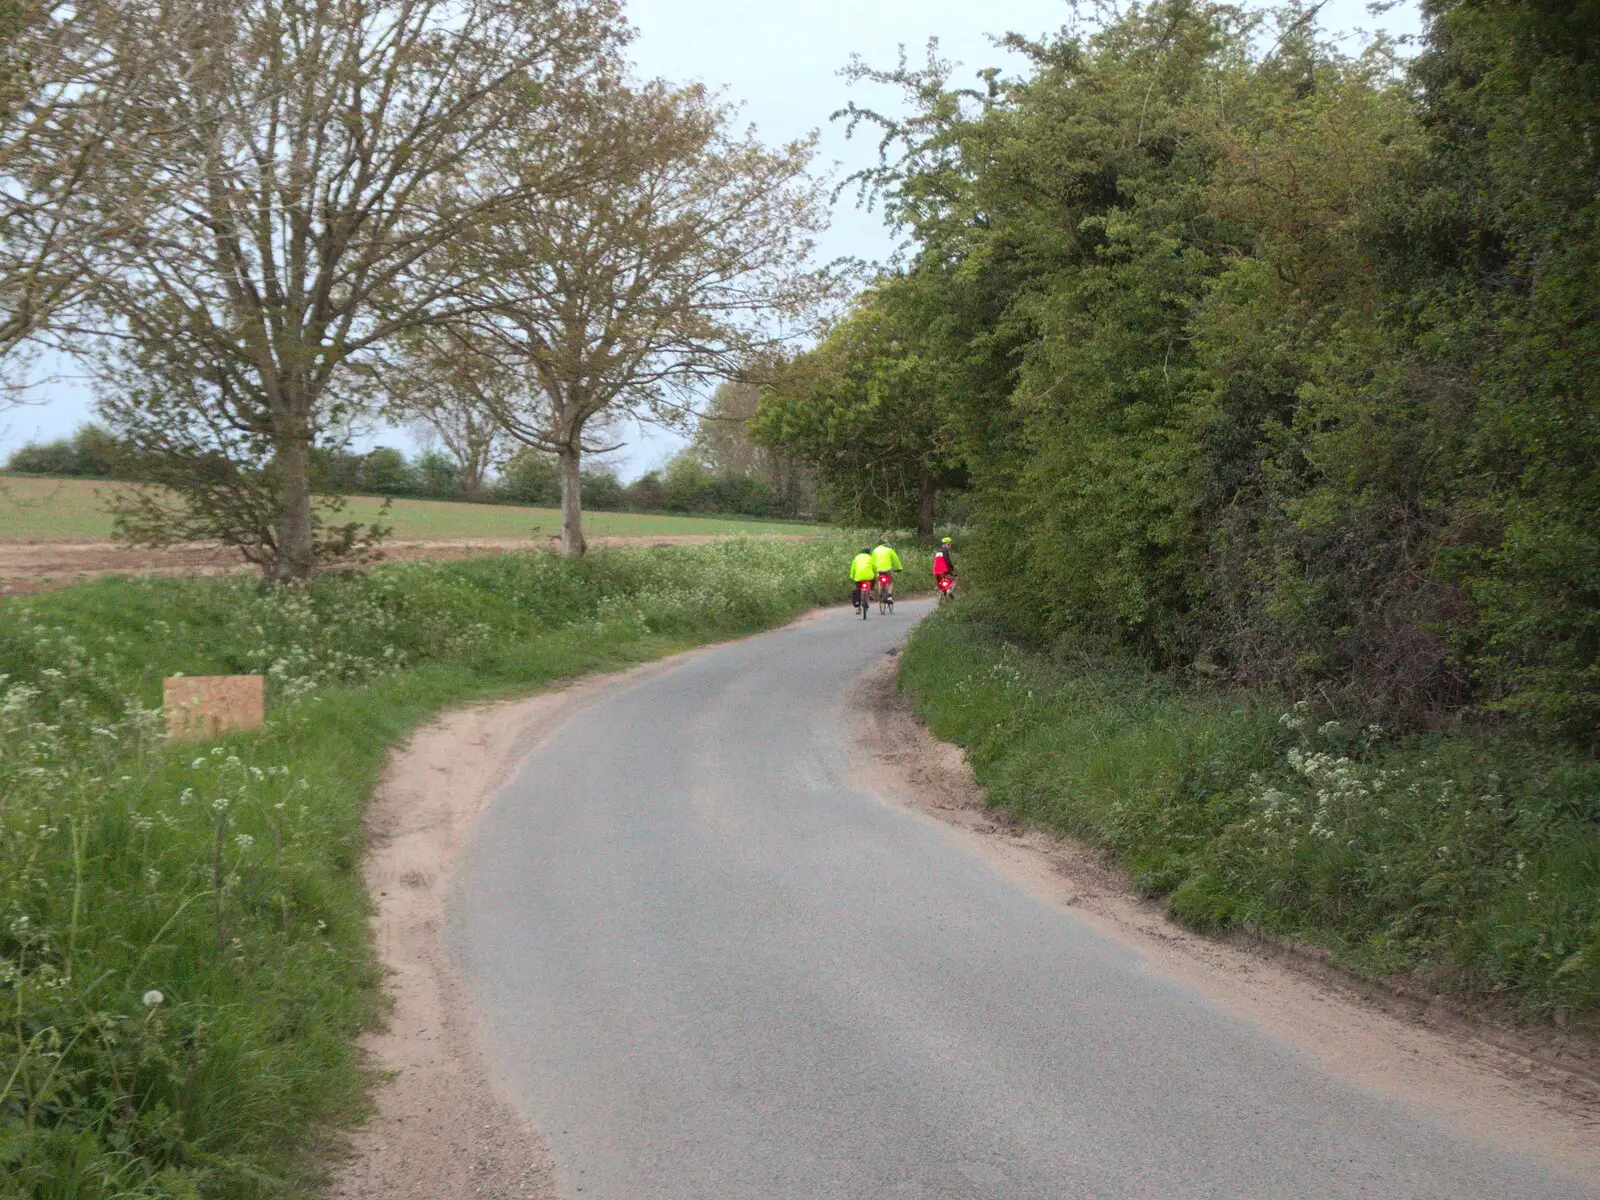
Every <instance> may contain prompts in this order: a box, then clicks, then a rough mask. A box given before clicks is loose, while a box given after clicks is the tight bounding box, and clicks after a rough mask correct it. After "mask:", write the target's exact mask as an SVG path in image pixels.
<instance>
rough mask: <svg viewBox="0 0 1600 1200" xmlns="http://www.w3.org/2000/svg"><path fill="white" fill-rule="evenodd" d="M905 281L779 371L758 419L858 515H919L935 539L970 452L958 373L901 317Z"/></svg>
mask: <svg viewBox="0 0 1600 1200" xmlns="http://www.w3.org/2000/svg"><path fill="white" fill-rule="evenodd" d="M904 292H905V288H904V286H903V283H901V282H899V281H896V280H893V279H890V280H885V281H884V282H883V283H881V284H880V285H879V287H878V288H877V289H875V290H874V291H872V292H870V293H868V294H867V295H866V296H865V297H863V298H862V299H861V300H860V301H858V303H857V305H856V308H855V311H854V312H853V313H851V315H850V316H849V317H847V318H846V319H845V320H843V321H841V322H840V323H839V324H838V325H837V326H836V327H835V328H834V329H833V330H832V331H831V332H830V333H829V334H828V336H827V337H826V338H825V339H824V340H823V341H822V343H821V344H820V345H818V346H817V347H816V348H815V349H814V350H811V351H809V352H807V353H805V354H802V355H800V356H799V357H798V358H796V359H795V360H794V361H793V362H791V363H789V364H787V365H786V366H784V367H782V368H780V369H779V370H777V371H776V372H774V374H773V377H772V382H771V384H770V386H768V387H767V389H766V390H765V392H764V394H763V396H762V400H761V407H760V409H759V411H758V413H757V414H756V417H755V420H754V421H753V422H752V429H753V432H754V434H755V436H756V438H757V439H758V440H761V441H763V442H765V443H767V444H769V445H774V446H781V447H784V448H785V449H787V450H789V451H790V452H792V453H793V454H795V455H797V456H798V457H799V458H800V459H801V460H802V461H804V462H805V463H806V464H808V465H809V466H810V467H811V468H812V469H813V470H815V471H816V473H817V477H818V480H819V482H820V483H821V484H822V485H823V486H825V487H826V488H827V489H828V490H829V492H830V493H831V494H832V496H833V498H834V499H835V501H836V502H837V503H838V504H839V506H840V508H841V509H842V511H844V512H846V513H848V514H849V515H850V517H851V518H852V519H854V520H856V521H859V522H863V523H874V524H886V525H913V526H915V528H916V530H917V537H918V539H919V540H920V541H922V542H923V543H924V544H930V543H931V542H932V540H933V525H934V503H935V500H936V498H937V496H938V493H939V490H940V488H942V487H947V486H959V485H960V484H961V482H962V480H963V461H962V455H961V451H960V446H959V439H958V437H957V432H956V429H955V426H954V425H953V424H952V422H951V420H950V416H949V402H948V396H947V394H946V388H947V384H948V381H949V375H948V374H947V373H945V372H943V371H941V370H940V369H939V367H938V364H937V363H936V362H935V361H932V360H930V359H929V358H928V357H927V356H926V355H925V354H923V353H919V350H918V344H917V343H918V339H919V333H918V331H917V330H915V329H913V328H912V327H911V326H910V325H909V324H908V323H907V322H905V321H903V320H902V319H901V316H900V314H899V313H898V312H897V306H898V304H899V302H900V300H901V298H902V295H903V293H904Z"/></svg>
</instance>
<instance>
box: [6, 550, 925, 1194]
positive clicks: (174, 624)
mask: <svg viewBox="0 0 1600 1200" xmlns="http://www.w3.org/2000/svg"><path fill="white" fill-rule="evenodd" d="M853 548H854V547H853V546H852V545H850V544H848V543H839V542H835V541H829V542H826V543H805V544H792V543H775V542H748V541H746V542H737V541H736V542H723V543H716V544H710V545H703V546H693V547H673V548H667V549H628V550H614V551H604V552H599V553H596V554H593V555H591V556H590V557H589V558H587V559H585V560H583V561H580V562H576V563H572V562H567V561H564V560H562V559H559V558H556V557H554V556H552V555H548V554H542V553H541V554H521V555H507V556H501V557H495V558H485V559H473V560H467V561H462V562H454V563H448V564H425V563H414V564H399V565H393V566H387V567H381V568H378V569H375V570H373V571H371V572H368V573H364V574H360V575H354V576H350V577H345V578H330V579H326V580H323V581H321V582H319V583H318V584H317V585H316V586H314V587H312V588H311V589H309V590H307V591H304V592H279V593H271V592H264V591H263V590H261V589H260V588H259V587H258V586H257V585H255V584H254V583H252V582H249V581H244V580H119V579H108V580H103V581H100V582H96V583H91V584H85V585H82V586H78V587H74V588H70V589H66V590H63V591H60V592H54V593H49V594H45V595H40V596H36V597H33V598H30V599H29V600H27V601H26V602H23V601H21V600H15V601H9V602H3V603H0V841H3V844H0V947H3V948H0V1194H4V1195H26V1196H36V1197H41V1198H43V1200H53V1198H58V1200H68V1198H71V1200H96V1198H105V1200H109V1198H110V1197H144V1196H174V1197H193V1196H205V1197H267V1196H274V1197H277V1196H298V1195H304V1194H307V1191H308V1189H309V1188H310V1187H311V1186H312V1184H313V1182H314V1180H313V1178H312V1174H311V1172H310V1168H309V1167H308V1165H307V1164H308V1163H310V1162H314V1161H315V1158H316V1155H315V1153H314V1151H315V1149H316V1141H317V1138H318V1136H319V1135H318V1133H317V1131H318V1130H326V1129H327V1128H328V1127H329V1125H330V1123H335V1124H336V1123H337V1122H338V1121H339V1120H341V1119H344V1118H348V1117H350V1116H351V1115H352V1114H354V1113H356V1112H358V1111H359V1110H360V1108H361V1106H362V1104H363V1103H364V1095H365V1084H366V1081H365V1080H364V1079H363V1077H362V1075H361V1072H360V1069H359V1064H358V1062H357V1061H356V1059H355V1057H354V1055H353V1052H352V1049H351V1039H352V1038H353V1036H354V1035H355V1034H356V1033H357V1032H358V1031H360V1030H361V1029H362V1028H364V1027H366V1026H367V1025H368V1024H369V1023H370V1022H371V1021H372V1020H373V1018H374V1016H375V1014H376V1012H377V1008H378V990H377V984H378V976H377V974H376V971H375V967H374V962H373V958H372V952H371V947H370V945H369V942H368V938H367V930H366V925H365V918H366V915H367V911H368V909H367V902H366V898H365V896H364V894H363V891H362V888H361V885H360V880H359V877H358V874H357V871H356V867H357V863H358V860H359V858H360V854H361V848H362V834H361V814H362V811H363V808H364V806H365V804H366V801H367V799H368V797H369V796H370V794H371V790H372V787H373V785H374V782H375V780H376V778H377V774H378V771H379V769H380V766H381V764H382V761H383V757H384V754H385V751H386V750H387V749H388V748H389V747H390V746H391V745H393V744H394V743H395V742H396V741H397V740H398V739H400V738H402V737H403V736H404V735H405V734H406V733H407V731H409V730H410V729H412V728H414V727H415V726H416V725H417V724H418V723H419V722H420V721H422V720H424V719H426V718H427V717H428V716H430V715H431V714H433V713H435V712H436V711H438V710H439V709H441V708H443V707H445V706H447V705H450V704H454V703H459V702H462V701H466V700H470V699H478V698H482V697H485V696H489V695H494V694H497V693H499V694H503V693H510V692H519V691H527V690H530V689H533V688H536V687H538V686H539V685H541V684H544V683H547V682H549V681H552V680H555V679H558V678H560V677H563V676H569V675H573V674H576V673H579V672H583V671H587V670H593V669H597V668H603V667H615V666H621V665H624V664H627V663H630V662H634V661H638V660H642V659H645V658H649V657H653V656H657V655H660V654H662V653H665V652H668V651H671V650H674V649H678V648H681V647H685V646H688V645H692V644H696V643H699V642H704V641H707V640H712V639H717V638H722V637H727V636H731V635H735V634H739V633H744V632H748V631H752V630H756V629H759V628H762V627H766V626H770V625H773V624H777V623H779V622H782V621H783V620H785V619H787V618H789V617H791V616H793V615H794V614H796V613H798V612H799V611H801V610H803V609H805V608H806V607H808V606H810V605H813V604H816V603H818V602H824V601H833V602H839V603H842V602H843V600H844V597H845V596H846V594H847V592H846V585H845V584H844V582H843V576H844V569H845V564H847V563H848V561H849V553H850V551H851V550H852V549H853ZM919 568H920V569H923V570H925V564H919ZM178 672H182V673H185V674H221V673H233V672H260V673H264V674H265V675H266V677H267V680H268V688H269V697H270V720H269V725H268V728H267V729H265V730H264V731H262V732H260V733H255V734H249V735H235V736H232V737H228V738H225V739H222V740H220V741H217V742H215V743H210V744H204V745H199V746H196V745H193V744H191V745H188V746H180V747H169V746H168V745H167V744H166V743H165V741H164V739H163V738H162V737H161V736H160V733H159V722H158V721H157V719H156V714H155V712H154V708H155V705H156V704H157V703H158V700H159V695H160V681H161V678H162V677H163V676H165V675H169V674H174V673H178Z"/></svg>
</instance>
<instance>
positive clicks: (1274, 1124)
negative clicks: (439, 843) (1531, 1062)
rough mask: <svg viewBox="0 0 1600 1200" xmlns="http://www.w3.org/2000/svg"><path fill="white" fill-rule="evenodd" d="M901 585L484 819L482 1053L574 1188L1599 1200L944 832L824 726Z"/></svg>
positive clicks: (773, 638) (619, 700)
mask: <svg viewBox="0 0 1600 1200" xmlns="http://www.w3.org/2000/svg"><path fill="white" fill-rule="evenodd" d="M921 611H924V610H923V608H922V606H921V605H909V604H908V605H902V606H901V614H900V615H897V616H894V617H889V618H880V617H878V616H876V615H874V616H873V618H872V619H870V620H868V621H866V622H862V621H860V620H854V619H851V618H850V616H849V613H848V610H843V611H834V612H831V613H828V614H825V615H822V616H820V617H814V618H812V619H808V620H806V621H802V622H800V623H798V624H796V625H793V626H790V627H788V628H786V629H783V630H779V631H777V632H774V633H770V634H766V635H763V636H761V637H756V638H751V639H749V640H747V641H742V642H736V643H731V644H728V645H723V646H718V647H713V648H711V649H708V650H705V651H702V652H699V653H697V654H695V655H691V656H687V657H686V658H685V659H683V660H682V661H681V662H679V663H678V664H677V665H675V666H673V667H671V668H670V669H668V670H665V671H662V672H659V673H656V674H653V675H650V676H647V677H646V678H644V679H642V680H641V681H640V682H637V683H635V684H633V685H632V686H629V687H626V688H625V689H622V690H619V691H618V692H617V693H616V694H614V695H612V696H610V697H609V698H608V699H607V700H605V701H604V702H602V703H600V704H598V705H596V706H595V707H592V708H590V709H588V710H586V711H584V712H582V713H580V714H579V715H577V716H575V717H574V718H573V719H572V720H571V721H570V722H568V723H567V724H566V725H565V726H564V727H562V729H561V730H559V731H558V732H557V733H556V734H555V735H554V736H553V737H552V738H551V739H550V740H548V741H547V742H546V743H545V744H544V745H543V746H542V747H540V749H539V750H538V751H536V752H535V753H534V755H533V756H532V757H531V758H529V759H528V760H527V762H526V763H525V764H524V765H523V766H522V768H521V769H520V771H519V772H518V774H517V775H516V777H515V778H514V779H513V780H512V781H511V783H510V784H508V786H507V787H506V788H505V789H504V790H503V791H502V792H501V794H500V795H499V797H498V798H497V799H496V801H495V802H494V804H493V805H492V806H491V808H490V810H489V811H488V812H487V814H486V815H485V817H484V818H483V820H482V822H481V825H480V827H479V830H478V832H477V836H476V840H475V842H474V846H473V849H472V851H471V852H470V855H469V858H468V861H467V863H466V865H465V869H464V871H463V873H462V882H461V885H460V887H459V888H458V890H457V894H456V900H455V906H456V911H455V926H456V927H455V931H454V937H455V942H456V947H457V952H458V955H459V957H460V959H461V961H462V963H463V965H464V968H465V971H466V974H467V979H468V983H469V987H470V990H471V991H472V993H473V995H474V996H475V998H476V1000H477V1002H478V1010H479V1014H480V1019H481V1021H482V1027H483V1039H484V1042H485V1045H486V1047H487V1049H488V1052H489V1054H490V1056H491V1058H492V1060H493V1061H494V1063H495V1066H496V1068H497V1070H498V1071H499V1073H500V1076H501V1078H502V1080H503V1081H504V1082H505V1084H506V1085H507V1087H508V1088H509V1089H510V1091H511V1093H512V1095H513V1097H514V1098H515V1099H516V1101H517V1103H518V1104H519V1105H520V1106H521V1107H522V1109H523V1111H524V1112H525V1113H526V1115H527V1116H528V1117H529V1119H530V1120H531V1121H532V1122H534V1123H535V1125H536V1126H537V1128H538V1129H540V1130H541V1131H542V1133H543V1134H544V1136H545V1137H546V1138H547V1139H548V1141H549V1142H550V1144H551V1148H552V1150H553V1151H554V1154H555V1157H556V1161H557V1163H558V1169H559V1171H560V1175H561V1179H562V1194H563V1195H564V1196H566V1197H569V1198H575V1197H579V1196H582V1197H584V1198H586V1200H587V1198H596V1200H780V1198H782V1200H789V1198H793V1200H835V1198H836V1200H980V1198H981V1200H1135V1198H1137V1200H1157V1198H1159V1200H1180V1198H1181V1200H1199V1198H1202V1197H1204V1198H1215V1200H1247V1198H1249V1200H1254V1198H1260V1200H1267V1198H1273V1200H1277V1198H1280V1197H1281V1198H1290V1197H1292V1198H1294V1200H1355V1198H1358V1197H1359V1198H1363V1200H1376V1198H1382V1200H1600V1192H1597V1191H1595V1190H1593V1189H1590V1188H1588V1187H1586V1186H1584V1185H1582V1184H1580V1183H1577V1182H1574V1181H1571V1180H1566V1179H1563V1178H1562V1177H1560V1176H1559V1175H1557V1174H1556V1173H1554V1171H1553V1169H1552V1168H1550V1167H1548V1166H1546V1165H1545V1164H1544V1163H1542V1162H1541V1161H1539V1160H1538V1159H1536V1158H1535V1157H1533V1156H1531V1155H1530V1156H1529V1157H1526V1158H1519V1157H1514V1156H1511V1155H1507V1154H1505V1153H1502V1152H1500V1151H1496V1150H1492V1149H1490V1148H1489V1147H1487V1146H1485V1145H1481V1144H1477V1143H1475V1142H1473V1141H1471V1140H1468V1139H1466V1138H1464V1137H1462V1136H1459V1135H1453V1134H1450V1133H1446V1132H1445V1131H1443V1130H1441V1129H1439V1128H1436V1127H1434V1126H1432V1125H1430V1124H1428V1123H1427V1122H1426V1121H1425V1120H1422V1119H1420V1118H1418V1117H1417V1116H1416V1115H1415V1114H1412V1113H1408V1112H1407V1111H1405V1110H1403V1109H1401V1108H1400V1107H1399V1106H1398V1105H1396V1104H1395V1103H1394V1102H1392V1101H1389V1100H1385V1099H1383V1098H1381V1097H1378V1096H1375V1095H1371V1094H1368V1093H1365V1092H1362V1091H1359V1090H1356V1089H1355V1088H1353V1087H1351V1086H1349V1085H1346V1084H1344V1083H1342V1082H1340V1081H1338V1080H1336V1079H1333V1078H1330V1077H1329V1076H1328V1075H1326V1074H1325V1073H1324V1072H1323V1071H1322V1070H1321V1069H1319V1068H1318V1067H1317V1066H1316V1065H1315V1064H1314V1063H1312V1062H1311V1061H1310V1060H1308V1059H1307V1058H1306V1057H1305V1056H1303V1055H1302V1054H1300V1053H1299V1052H1298V1051H1296V1050H1295V1049H1293V1048H1292V1047H1290V1046H1288V1045H1287V1044H1285V1043H1283V1042H1281V1041H1279V1040H1277V1039H1275V1038H1274V1037H1272V1036H1270V1035H1268V1034H1266V1033H1263V1032H1261V1031H1260V1030H1259V1029H1257V1028H1256V1027H1253V1026H1250V1025H1248V1024H1246V1023H1244V1022H1242V1021H1239V1020H1237V1019H1235V1018H1233V1017H1232V1016H1230V1015H1229V1014H1228V1013H1227V1012H1226V1011H1223V1010H1222V1009H1220V1008H1219V1007H1217V1006H1216V1005H1214V1004H1212V1003H1211V1002H1209V1001H1208V1000H1206V999H1205V998H1204V997H1202V996H1201V995H1199V994H1198V993H1196V992H1194V991H1192V990H1190V989H1188V988H1186V987H1185V986H1184V985H1181V984H1179V983H1175V982H1173V981H1171V980H1168V979H1165V978H1163V977H1162V976H1160V975H1158V974H1156V973H1154V972H1153V971H1151V970H1149V969H1147V968H1146V967H1145V966H1144V965H1142V960H1141V959H1140V957H1139V956H1138V955H1137V954H1135V953H1134V952H1132V951H1131V950H1129V949H1127V948H1125V947H1124V946H1122V945H1120V944H1119V943H1117V942H1115V941H1112V940H1109V939H1108V938H1106V937H1105V936H1103V935H1102V934H1099V933H1097V932H1095V931H1094V930H1093V929H1091V928H1090V927H1089V926H1088V925H1086V924H1085V923H1083V922H1082V921H1081V920H1079V919H1078V918H1076V917H1074V916H1073V915H1072V914H1071V913H1070V912H1067V911H1065V910H1063V909H1060V908H1057V907H1053V906H1051V905H1048V904H1046V903H1043V902H1042V901H1040V900H1039V899H1037V898H1035V897H1033V896H1030V895H1029V894H1028V893H1026V892H1025V891H1023V890H1022V889H1021V888H1020V887H1018V886H1017V885H1016V884H1014V883H1013V882H1011V881H1009V880H1008V879H1006V878H1004V877H1003V876H1001V875H999V874H997V873H996V872H994V871H993V870H992V869H991V868H990V867H989V866H987V865H985V863H984V862H982V861H980V859H978V858H977V857H975V856H973V854H972V853H971V852H970V851H969V850H967V849H965V848H964V847H963V846H962V844H961V843H960V842H959V841H958V840H957V839H956V838H954V837H952V836H951V835H950V834H949V833H948V832H947V831H944V830H942V829H941V828H940V827H939V826H937V825H935V824H933V823H930V822H927V821H924V820H922V819H920V818H919V817H917V816H916V815H914V814H912V813H910V812H908V811H906V810H905V809H903V808H900V807H897V806H894V805H891V804H888V803H885V802H883V801H882V800H881V799H879V798H877V797H876V796H875V795H874V793H873V788H872V781H871V780H870V779H863V778H858V777H855V776H854V775H853V774H852V770H853V769H855V768H853V765H852V764H853V762H854V761H855V760H854V759H853V757H852V755H851V753H850V751H849V747H848V741H849V739H848V738H847V737H846V736H845V733H846V731H845V730H843V729H842V728H841V722H842V721H845V720H847V719H849V718H848V715H847V714H848V710H847V706H846V694H847V691H848V690H849V688H850V687H851V685H852V683H853V682H854V681H855V680H856V679H857V678H859V676H860V675H861V673H862V671H863V670H864V669H865V668H866V667H867V666H869V665H870V664H871V663H872V662H873V661H875V660H877V659H878V658H879V657H880V656H881V655H883V654H884V653H885V652H886V651H888V650H890V649H891V648H893V647H894V646H896V645H897V644H898V643H899V642H900V641H901V640H902V639H903V637H904V636H905V634H906V632H907V630H908V628H909V626H910V624H911V623H912V621H913V620H914V619H915V616H916V615H917V614H919V613H920V612H921Z"/></svg>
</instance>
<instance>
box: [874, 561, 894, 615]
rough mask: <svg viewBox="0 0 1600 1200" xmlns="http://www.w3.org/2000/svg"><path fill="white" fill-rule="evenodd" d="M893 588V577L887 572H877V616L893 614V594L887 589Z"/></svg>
mask: <svg viewBox="0 0 1600 1200" xmlns="http://www.w3.org/2000/svg"><path fill="white" fill-rule="evenodd" d="M893 586H894V576H893V575H891V574H889V572H887V571H879V572H878V615H879V616H888V615H889V614H890V613H892V612H894V593H893V592H892V591H890V590H889V589H890V588H891V587H893Z"/></svg>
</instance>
